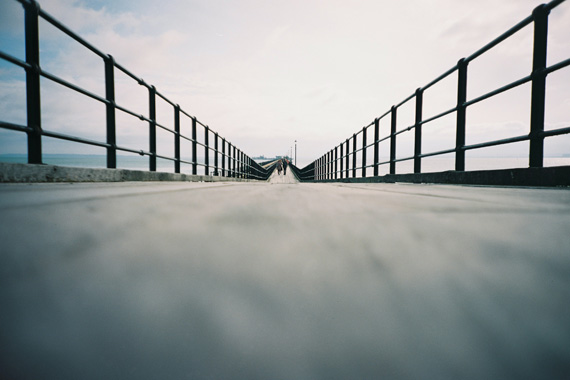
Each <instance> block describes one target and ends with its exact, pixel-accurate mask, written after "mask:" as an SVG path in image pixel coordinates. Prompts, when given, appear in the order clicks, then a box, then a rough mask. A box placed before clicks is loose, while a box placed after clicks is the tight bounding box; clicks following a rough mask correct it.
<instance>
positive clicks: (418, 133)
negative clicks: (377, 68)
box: [414, 88, 424, 173]
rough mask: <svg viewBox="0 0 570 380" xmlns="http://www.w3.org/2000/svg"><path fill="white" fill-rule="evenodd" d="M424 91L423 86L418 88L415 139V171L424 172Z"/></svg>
mask: <svg viewBox="0 0 570 380" xmlns="http://www.w3.org/2000/svg"><path fill="white" fill-rule="evenodd" d="M423 95H424V92H423V90H422V89H421V88H418V89H417V90H416V125H415V126H414V127H415V141H414V173H421V172H422V159H421V157H420V156H421V154H422V124H421V123H422V108H423Z"/></svg>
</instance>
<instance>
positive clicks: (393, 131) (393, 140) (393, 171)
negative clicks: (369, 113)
mask: <svg viewBox="0 0 570 380" xmlns="http://www.w3.org/2000/svg"><path fill="white" fill-rule="evenodd" d="M397 117H398V109H397V108H396V106H392V109H391V111H390V119H391V120H390V174H396V126H397Z"/></svg>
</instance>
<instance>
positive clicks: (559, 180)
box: [304, 166, 570, 187]
mask: <svg viewBox="0 0 570 380" xmlns="http://www.w3.org/2000/svg"><path fill="white" fill-rule="evenodd" d="M304 182H320V183H322V182H347V183H395V182H405V183H437V184H454V185H485V186H533V187H534V186H537V187H570V166H554V167H546V168H519V169H500V170H480V171H465V172H461V171H454V170H450V171H446V172H438V173H418V174H413V173H412V174H387V175H384V176H377V177H364V178H339V179H325V180H318V181H304Z"/></svg>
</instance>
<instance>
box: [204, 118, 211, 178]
mask: <svg viewBox="0 0 570 380" xmlns="http://www.w3.org/2000/svg"><path fill="white" fill-rule="evenodd" d="M209 137H210V128H209V127H208V126H207V125H206V126H205V127H204V153H205V156H204V175H210V144H209Z"/></svg>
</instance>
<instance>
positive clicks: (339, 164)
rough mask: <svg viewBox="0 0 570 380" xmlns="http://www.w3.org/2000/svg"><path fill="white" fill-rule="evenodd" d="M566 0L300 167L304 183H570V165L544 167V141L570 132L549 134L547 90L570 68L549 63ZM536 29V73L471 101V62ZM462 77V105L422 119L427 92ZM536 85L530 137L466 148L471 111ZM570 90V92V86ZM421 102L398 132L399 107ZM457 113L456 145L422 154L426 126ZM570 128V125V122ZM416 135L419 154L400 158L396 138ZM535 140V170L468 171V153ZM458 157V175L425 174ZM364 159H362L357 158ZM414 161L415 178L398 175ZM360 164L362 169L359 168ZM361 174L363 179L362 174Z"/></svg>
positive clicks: (532, 155)
mask: <svg viewBox="0 0 570 380" xmlns="http://www.w3.org/2000/svg"><path fill="white" fill-rule="evenodd" d="M564 1H565V0H554V1H551V2H549V3H547V4H542V5H540V6H538V7H536V8H535V9H534V11H533V12H532V14H531V15H530V16H528V17H527V18H525V19H524V20H522V21H521V22H519V23H518V24H516V25H515V26H513V27H512V28H511V29H509V30H507V31H506V32H505V33H503V34H502V35H500V36H499V37H497V38H496V39H494V40H493V41H491V42H490V43H488V44H487V45H485V46H483V47H482V48H481V49H479V50H477V51H476V52H474V53H473V54H471V55H470V56H468V57H466V58H462V59H460V60H459V61H458V62H457V64H456V65H455V66H453V67H452V68H450V69H449V70H447V71H446V72H444V73H443V74H442V75H440V76H439V77H437V78H435V79H434V80H432V81H431V82H429V83H428V84H427V85H425V86H423V87H420V88H418V89H417V90H416V91H415V92H414V93H413V94H411V95H410V96H408V97H407V98H406V99H404V100H403V101H401V102H400V103H398V104H396V105H394V106H392V107H391V108H390V109H389V110H388V111H386V112H385V113H384V114H382V115H381V116H380V117H378V118H376V119H374V121H372V122H371V123H370V124H368V125H366V126H365V127H363V128H362V130H360V131H357V132H356V133H354V134H353V135H352V136H350V137H349V138H347V139H346V140H345V141H343V142H341V143H340V144H339V145H337V146H335V147H334V148H332V149H331V150H330V151H328V152H327V153H325V154H324V155H323V156H321V157H320V158H318V159H317V160H315V161H313V162H312V163H311V164H309V165H307V166H306V167H304V168H302V169H300V173H299V178H300V179H301V180H302V181H317V182H321V181H322V182H328V181H343V182H396V181H402V182H443V183H476V184H502V185H509V184H512V185H546V186H552V185H566V186H568V185H570V170H569V168H568V167H559V168H558V169H557V168H544V167H543V159H544V140H545V138H547V137H551V136H558V135H563V134H568V133H570V125H569V126H567V127H565V128H558V129H551V130H547V131H546V130H545V128H544V120H545V92H546V91H545V90H546V76H547V75H548V74H551V73H553V72H555V71H557V70H560V69H562V68H565V67H567V66H569V65H570V58H568V59H565V60H563V61H561V62H558V63H556V64H553V65H551V66H547V65H546V58H547V56H546V46H547V37H548V17H549V14H550V12H551V11H552V10H554V9H555V8H556V7H557V6H558V5H560V4H561V3H563V2H564ZM530 24H533V25H534V42H533V56H532V65H533V66H532V72H531V73H530V74H529V75H527V76H525V77H523V78H520V79H518V80H516V81H514V82H512V83H509V84H507V85H505V86H503V87H500V88H496V89H494V90H492V91H490V92H488V93H486V94H483V95H480V96H478V97H476V98H473V99H470V100H467V79H468V75H467V74H468V70H467V69H468V66H469V63H470V62H472V61H474V60H475V59H476V58H478V57H480V56H481V55H483V54H484V53H486V52H487V51H489V50H490V49H491V48H493V47H495V46H497V45H499V44H500V43H501V42H503V41H505V40H507V39H508V38H509V37H511V36H512V35H514V34H515V33H517V32H518V31H520V30H521V29H523V28H524V27H526V26H528V25H530ZM454 73H457V74H456V75H457V105H456V106H455V107H453V108H451V109H448V110H446V111H444V112H441V113H439V114H437V115H435V116H432V117H429V118H427V119H423V118H422V108H423V100H424V92H425V91H426V90H427V89H428V88H430V87H432V86H434V85H435V84H437V83H439V82H441V81H442V80H444V79H445V78H448V77H450V76H451V75H452V74H454ZM529 82H530V83H531V87H532V88H531V104H530V131H529V133H528V134H526V135H522V136H513V137H510V138H504V139H499V140H493V141H488V142H483V143H478V144H472V145H466V139H465V135H466V134H465V126H466V111H467V109H468V107H470V106H472V105H474V104H477V103H479V102H481V101H483V100H486V99H489V98H492V97H494V96H496V95H499V94H502V93H504V92H506V91H508V90H511V89H514V88H516V87H518V86H521V85H523V84H526V83H529ZM569 90H570V88H569ZM412 100H415V123H414V124H413V125H409V126H406V127H405V128H402V129H397V126H398V125H397V114H398V109H399V108H400V107H402V106H403V105H404V104H407V103H408V102H411V101H412ZM450 114H455V115H456V125H455V126H456V128H455V140H456V143H455V146H454V147H452V148H450V149H446V150H440V151H435V152H427V153H426V152H423V151H422V127H424V126H425V125H426V124H428V123H430V122H433V121H435V120H438V119H440V118H442V117H444V116H447V115H450ZM388 117H389V119H390V133H389V134H388V135H387V136H380V135H379V123H380V121H381V120H382V119H384V118H388ZM569 124H570V122H569ZM372 127H373V128H374V139H373V141H372V142H371V143H367V134H368V133H367V132H368V128H372ZM411 131H414V154H413V156H411V157H404V158H397V156H396V139H397V137H398V136H400V135H401V134H403V133H406V132H411ZM360 134H362V138H361V139H360V140H361V143H360V144H358V145H359V146H357V138H358V137H359V135H360ZM522 141H529V142H530V149H529V168H528V169H507V170H495V171H484V172H483V171H481V172H466V171H465V152H466V151H469V150H475V149H481V148H488V147H493V146H500V145H504V144H511V143H517V142H522ZM382 142H387V143H388V142H389V144H390V149H389V150H390V156H389V157H390V158H389V160H385V161H380V155H379V144H380V143H382ZM368 148H373V154H374V157H373V159H372V162H371V163H369V161H368V160H367V159H368V157H367V156H366V151H367V149H368ZM445 154H454V155H455V171H450V172H441V173H422V159H423V158H426V157H435V156H442V155H445ZM357 155H358V157H357ZM411 160H413V163H414V171H413V174H396V164H397V163H399V162H404V161H411ZM358 161H360V165H359V166H357V163H358ZM381 165H389V174H388V175H385V176H381V177H380V176H379V167H380V166H381ZM368 168H371V169H372V170H373V176H374V177H367V174H368V173H367V169H368ZM359 174H360V175H359Z"/></svg>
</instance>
